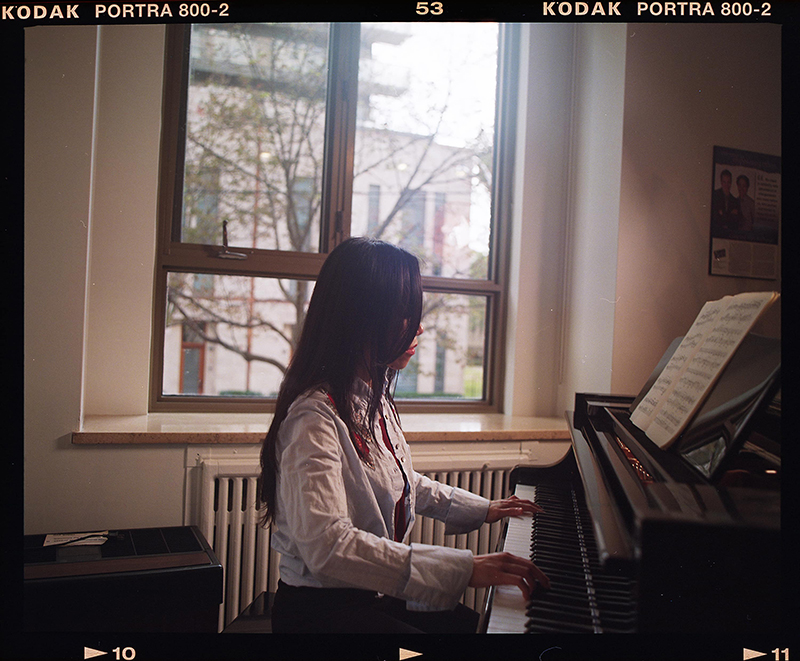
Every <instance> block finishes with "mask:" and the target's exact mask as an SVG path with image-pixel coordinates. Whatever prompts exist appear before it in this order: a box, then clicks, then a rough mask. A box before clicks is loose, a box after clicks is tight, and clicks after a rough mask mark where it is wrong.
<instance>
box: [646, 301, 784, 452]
mask: <svg viewBox="0 0 800 661" xmlns="http://www.w3.org/2000/svg"><path fill="white" fill-rule="evenodd" d="M778 296H779V294H778V293H776V292H745V293H742V294H737V295H736V296H725V297H724V298H721V299H720V300H718V301H709V302H708V303H706V304H705V305H704V306H703V308H702V309H701V310H700V314H698V315H697V318H696V319H695V320H694V323H693V324H692V326H691V328H690V329H689V331H688V332H687V333H686V336H685V337H684V338H683V340H682V341H681V343H680V345H679V346H678V348H677V349H676V351H675V353H674V354H673V355H672V357H671V358H670V360H669V362H668V363H667V365H666V366H665V367H664V369H663V371H662V372H661V374H660V375H659V377H658V379H656V381H655V383H654V384H653V385H652V387H651V388H650V390H649V391H648V392H647V394H646V395H645V396H644V398H643V399H642V400H641V401H640V402H639V404H638V406H637V407H636V408H635V409H634V411H633V413H632V414H631V422H633V424H635V425H636V426H637V427H639V429H641V430H642V431H644V432H645V433H646V434H647V436H648V437H649V438H650V440H652V441H653V442H654V443H656V445H658V446H659V447H661V448H667V447H669V446H670V445H671V444H672V443H673V442H674V441H675V440H676V439H677V438H678V436H680V434H681V432H682V431H683V430H684V428H685V427H686V425H687V424H688V423H689V421H690V420H691V419H692V417H693V416H694V414H695V413H696V412H697V410H698V409H699V408H700V406H701V405H702V403H703V401H704V400H705V398H706V397H707V396H708V394H709V392H711V389H712V388H713V386H714V384H715V383H716V381H717V379H718V377H719V375H720V374H721V373H722V371H723V369H725V366H726V365H727V364H728V362H729V361H730V359H731V357H732V356H733V354H734V353H735V352H736V350H737V348H738V347H739V345H740V344H741V343H742V340H743V339H744V337H745V336H746V335H747V333H748V332H749V331H750V329H751V328H752V327H753V325H754V324H755V322H756V321H757V320H758V318H759V317H760V316H761V315H762V314H763V313H764V312H765V311H766V310H767V308H769V306H770V305H772V303H774V302H775V300H777V298H778Z"/></svg>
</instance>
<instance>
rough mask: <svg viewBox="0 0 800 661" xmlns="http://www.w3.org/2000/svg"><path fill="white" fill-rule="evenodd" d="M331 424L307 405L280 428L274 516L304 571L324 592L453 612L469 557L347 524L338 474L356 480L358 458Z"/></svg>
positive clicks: (468, 572)
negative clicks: (379, 596) (359, 592)
mask: <svg viewBox="0 0 800 661" xmlns="http://www.w3.org/2000/svg"><path fill="white" fill-rule="evenodd" d="M338 427H339V425H338V424H337V420H336V418H335V417H334V416H333V415H331V416H328V415H326V414H325V413H323V412H322V411H321V410H319V409H315V408H313V407H310V408H303V407H299V410H298V411H295V412H294V414H292V415H290V416H289V417H287V419H286V420H285V421H284V423H283V425H282V427H281V436H282V441H281V445H282V447H283V451H282V453H281V455H280V479H279V494H278V496H279V507H282V508H283V512H282V513H279V518H280V521H281V525H284V526H285V527H286V530H285V532H286V534H287V536H288V537H289V538H290V539H292V540H293V542H294V544H295V545H296V548H297V551H298V554H299V555H300V557H301V558H302V560H303V562H304V563H305V565H306V567H307V568H308V570H309V571H310V572H311V573H312V574H313V575H314V576H316V577H317V578H318V579H319V580H320V581H321V582H322V584H323V585H326V586H329V587H343V586H348V587H356V588H362V589H367V590H375V591H377V592H382V593H384V594H389V595H392V596H395V597H398V598H401V599H406V600H410V601H419V602H423V603H425V604H427V605H429V606H430V607H432V608H436V609H442V610H444V609H450V608H454V607H455V606H456V604H457V603H458V600H459V599H460V597H461V594H462V593H463V591H464V590H465V589H466V587H467V584H468V582H469V579H470V577H471V576H472V553H471V552H470V551H464V550H459V549H450V548H444V547H439V546H429V545H424V544H413V545H407V544H403V543H400V542H395V541H393V540H391V539H389V538H388V537H382V536H380V535H378V534H375V533H373V532H368V531H366V530H362V529H359V528H357V527H356V526H355V525H353V523H352V521H351V518H350V516H349V507H348V497H347V490H346V480H345V477H344V476H345V473H348V480H351V481H352V480H353V479H355V480H357V478H358V470H360V469H354V468H353V467H352V465H351V462H353V461H356V462H357V461H360V460H359V459H357V457H355V453H352V456H350V455H349V453H348V452H347V451H346V447H347V446H345V447H343V445H342V444H341V443H340V439H339V434H340V432H341V430H340V429H338ZM342 427H343V425H342ZM347 440H348V442H349V439H347ZM354 457H355V458H354ZM351 489H352V486H351ZM358 496H359V497H369V496H370V494H369V493H359V494H358Z"/></svg>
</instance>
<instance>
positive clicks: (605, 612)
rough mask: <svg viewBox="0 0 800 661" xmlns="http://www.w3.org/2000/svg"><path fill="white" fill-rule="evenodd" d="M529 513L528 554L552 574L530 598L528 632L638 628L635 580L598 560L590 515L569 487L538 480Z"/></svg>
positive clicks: (599, 630)
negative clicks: (532, 510)
mask: <svg viewBox="0 0 800 661" xmlns="http://www.w3.org/2000/svg"><path fill="white" fill-rule="evenodd" d="M535 500H536V502H537V503H538V504H539V505H541V506H542V507H543V508H544V509H545V512H541V513H537V514H536V515H534V517H533V523H532V531H531V556H530V557H531V559H532V560H533V562H535V563H536V565H537V566H538V567H539V568H540V569H541V570H542V571H543V572H544V573H545V574H547V576H548V577H549V578H550V583H551V588H550V590H548V591H541V590H540V591H536V592H535V593H534V594H533V596H532V598H531V600H530V601H529V603H528V608H527V611H526V615H527V617H528V624H527V631H528V632H530V633H580V632H586V633H589V632H594V633H598V632H609V633H611V632H631V631H635V628H636V606H635V599H634V598H633V586H634V582H633V580H632V579H631V578H629V577H625V576H616V575H609V574H607V573H606V572H605V570H604V568H603V566H602V565H601V564H600V561H599V558H598V553H597V545H596V542H595V539H594V530H593V527H592V520H591V516H590V515H589V513H588V510H587V509H586V505H585V503H584V501H583V498H582V494H581V493H580V492H577V491H573V489H572V487H571V486H567V487H563V486H553V485H541V486H538V487H537V494H536V498H535Z"/></svg>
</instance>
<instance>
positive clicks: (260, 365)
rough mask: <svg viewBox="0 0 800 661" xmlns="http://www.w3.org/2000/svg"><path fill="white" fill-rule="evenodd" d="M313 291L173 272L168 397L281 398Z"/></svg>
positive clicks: (298, 283)
mask: <svg viewBox="0 0 800 661" xmlns="http://www.w3.org/2000/svg"><path fill="white" fill-rule="evenodd" d="M313 287H314V283H312V282H308V281H305V280H278V279H275V278H251V277H244V276H227V275H226V276H221V275H210V274H205V273H170V274H169V276H168V287H167V323H166V332H165V335H164V374H163V388H162V394H165V395H178V394H196V395H229V396H262V397H274V396H275V395H276V394H277V391H278V387H279V386H280V383H281V380H282V379H283V374H284V370H285V369H286V365H287V363H288V360H289V357H290V356H291V352H292V348H293V347H294V345H295V342H296V339H297V337H298V336H299V332H300V327H301V325H302V322H303V319H304V318H305V312H306V309H307V307H308V301H309V299H310V297H311V292H312V290H313Z"/></svg>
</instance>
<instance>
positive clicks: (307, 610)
mask: <svg viewBox="0 0 800 661" xmlns="http://www.w3.org/2000/svg"><path fill="white" fill-rule="evenodd" d="M479 619H480V616H479V615H478V613H477V612H475V611H474V610H472V609H471V608H468V607H466V606H464V605H463V604H458V605H457V606H456V608H455V609H453V610H451V611H434V612H418V611H409V610H406V602H405V601H403V600H401V599H396V598H395V597H389V596H387V595H383V596H379V595H378V594H377V593H375V592H370V591H368V590H356V589H349V588H308V587H295V586H292V585H287V584H286V583H283V582H282V581H279V582H278V589H277V591H276V592H275V601H274V603H273V607H272V631H273V632H274V633H395V634H399V633H403V634H404V633H476V632H477V628H478V620H479Z"/></svg>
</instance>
